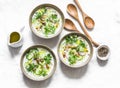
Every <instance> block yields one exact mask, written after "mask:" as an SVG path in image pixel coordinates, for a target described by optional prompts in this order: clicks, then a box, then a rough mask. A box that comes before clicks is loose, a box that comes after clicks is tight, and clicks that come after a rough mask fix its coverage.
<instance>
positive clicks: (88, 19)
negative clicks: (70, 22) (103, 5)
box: [74, 0, 95, 30]
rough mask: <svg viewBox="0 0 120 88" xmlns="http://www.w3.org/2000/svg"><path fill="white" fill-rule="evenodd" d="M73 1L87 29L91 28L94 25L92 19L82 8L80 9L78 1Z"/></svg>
mask: <svg viewBox="0 0 120 88" xmlns="http://www.w3.org/2000/svg"><path fill="white" fill-rule="evenodd" d="M74 1H75V3H76V4H77V6H78V8H79V9H80V11H81V13H82V17H83V21H84V24H85V26H86V28H87V29H89V30H91V29H93V28H94V26H95V22H94V20H93V19H92V18H91V17H89V16H88V15H87V14H86V13H85V12H84V11H83V10H82V7H81V6H80V3H79V2H78V0H74Z"/></svg>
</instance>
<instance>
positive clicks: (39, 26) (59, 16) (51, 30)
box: [29, 4, 64, 39]
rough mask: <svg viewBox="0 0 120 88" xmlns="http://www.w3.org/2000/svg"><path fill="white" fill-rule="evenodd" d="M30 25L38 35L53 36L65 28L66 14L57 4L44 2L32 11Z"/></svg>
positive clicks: (47, 37) (42, 36)
mask: <svg viewBox="0 0 120 88" xmlns="http://www.w3.org/2000/svg"><path fill="white" fill-rule="evenodd" d="M29 25H30V29H31V30H32V32H33V33H34V34H35V35H37V36H38V37H40V38H44V39H49V38H53V37H55V36H57V35H59V34H60V33H61V31H62V30H63V26H64V15H63V13H62V11H61V10H60V9H59V8H58V7H56V6H55V5H52V4H42V5H39V6H37V7H35V8H34V9H33V11H32V12H31V14H30V18H29Z"/></svg>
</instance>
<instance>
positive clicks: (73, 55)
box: [58, 33, 93, 68]
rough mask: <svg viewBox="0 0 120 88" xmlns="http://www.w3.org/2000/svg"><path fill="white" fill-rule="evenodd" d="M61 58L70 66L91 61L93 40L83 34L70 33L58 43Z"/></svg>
mask: <svg viewBox="0 0 120 88" xmlns="http://www.w3.org/2000/svg"><path fill="white" fill-rule="evenodd" d="M58 55H59V58H60V60H61V61H62V62H63V63H64V64H65V65H67V66H68V67H72V68H78V67H83V66H85V65H87V64H88V63H89V61H90V60H91V58H92V56H93V47H92V44H91V41H90V40H89V39H88V38H87V37H86V36H85V35H83V34H80V33H69V34H67V35H65V36H64V37H63V38H62V39H61V41H60V43H59V45H58Z"/></svg>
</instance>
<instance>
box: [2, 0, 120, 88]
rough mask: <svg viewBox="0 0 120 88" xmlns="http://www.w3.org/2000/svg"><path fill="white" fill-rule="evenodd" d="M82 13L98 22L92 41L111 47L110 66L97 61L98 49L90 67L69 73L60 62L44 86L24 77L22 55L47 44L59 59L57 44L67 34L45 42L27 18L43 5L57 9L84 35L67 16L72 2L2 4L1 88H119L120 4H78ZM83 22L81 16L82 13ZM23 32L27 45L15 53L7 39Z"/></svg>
mask: <svg viewBox="0 0 120 88" xmlns="http://www.w3.org/2000/svg"><path fill="white" fill-rule="evenodd" d="M79 1H80V3H81V6H82V8H83V10H84V11H85V12H86V13H87V14H89V15H90V16H91V17H92V18H93V19H94V20H95V23H96V24H95V28H94V30H93V31H89V33H90V34H91V36H92V38H93V39H94V40H95V41H97V42H99V43H102V44H107V45H109V47H110V49H111V56H110V58H109V61H108V62H101V61H98V60H97V59H96V53H95V51H96V49H95V48H94V56H93V58H92V60H91V61H90V63H89V64H88V65H87V66H85V67H83V68H80V69H70V68H68V67H66V66H65V65H64V64H62V63H61V62H60V61H59V58H58V57H57V60H58V65H57V70H56V72H55V74H54V76H53V77H52V78H50V79H48V80H46V81H43V82H34V81H31V80H29V79H28V78H26V77H24V76H23V74H22V72H21V70H20V57H21V55H22V53H23V51H24V50H25V49H26V48H27V47H29V46H31V45H34V44H45V45H48V46H49V47H50V48H52V49H53V51H54V52H55V54H56V56H57V49H56V48H57V44H58V41H59V40H60V39H61V38H62V37H63V36H64V35H65V34H67V33H68V32H67V31H65V30H63V31H62V33H61V35H60V36H58V37H56V38H53V39H51V40H43V39H40V38H38V37H36V36H35V35H34V34H32V33H31V31H30V28H29V25H28V18H29V15H30V12H31V11H32V9H33V8H34V7H36V6H37V5H39V4H42V3H51V4H55V5H56V6H58V7H59V8H60V9H61V10H62V11H63V13H64V15H65V17H66V18H70V19H71V20H72V21H73V22H74V23H75V24H76V26H77V28H78V29H79V30H80V31H81V28H80V27H79V25H78V23H77V22H76V21H75V20H74V19H72V18H71V17H70V16H69V15H68V14H67V12H66V6H67V4H68V3H73V4H74V2H73V0H0V88H46V87H47V88H113V87H114V88H120V83H119V82H120V48H119V46H120V0H79ZM79 17H80V20H81V21H82V22H83V20H82V18H81V13H80V11H79ZM22 26H25V29H24V31H23V36H24V45H23V46H22V47H21V48H18V49H13V48H11V47H8V46H7V36H8V33H9V32H10V31H12V30H19V29H20V28H21V27H22Z"/></svg>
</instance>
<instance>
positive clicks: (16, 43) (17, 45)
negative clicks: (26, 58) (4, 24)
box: [7, 31, 23, 48]
mask: <svg viewBox="0 0 120 88" xmlns="http://www.w3.org/2000/svg"><path fill="white" fill-rule="evenodd" d="M13 32H17V33H18V34H19V35H20V39H19V40H18V41H17V42H13V43H10V35H11V34H12V33H13ZM13 32H11V33H9V35H8V39H7V42H8V45H9V46H11V47H14V48H17V47H20V46H22V45H23V36H22V34H21V32H19V31H13Z"/></svg>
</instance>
